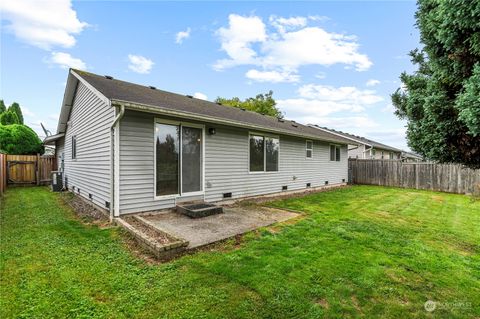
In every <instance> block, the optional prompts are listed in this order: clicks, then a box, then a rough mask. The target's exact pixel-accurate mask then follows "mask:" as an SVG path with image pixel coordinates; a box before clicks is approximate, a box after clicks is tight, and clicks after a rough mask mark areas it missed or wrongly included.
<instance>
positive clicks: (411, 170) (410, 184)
mask: <svg viewBox="0 0 480 319" xmlns="http://www.w3.org/2000/svg"><path fill="white" fill-rule="evenodd" d="M348 174H349V182H350V183H352V184H369V185H381V186H396V187H404V188H416V189H427V190H434V191H441V192H448V193H458V194H472V193H478V192H479V191H480V170H473V169H469V168H466V167H464V166H462V165H458V164H434V163H421V162H420V163H404V162H401V161H392V160H374V159H365V160H364V159H349V160H348Z"/></svg>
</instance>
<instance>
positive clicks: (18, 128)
mask: <svg viewBox="0 0 480 319" xmlns="http://www.w3.org/2000/svg"><path fill="white" fill-rule="evenodd" d="M0 150H3V151H5V152H7V154H21V155H30V154H37V153H40V154H43V152H44V147H43V144H42V141H41V140H40V138H38V135H37V133H35V132H34V131H33V130H32V129H31V128H30V127H28V126H26V125H22V124H11V125H0Z"/></svg>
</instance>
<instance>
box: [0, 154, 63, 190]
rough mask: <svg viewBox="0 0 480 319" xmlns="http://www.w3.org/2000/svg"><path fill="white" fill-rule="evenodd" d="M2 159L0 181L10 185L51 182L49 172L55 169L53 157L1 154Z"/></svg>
mask: <svg viewBox="0 0 480 319" xmlns="http://www.w3.org/2000/svg"><path fill="white" fill-rule="evenodd" d="M2 159H3V161H4V168H5V169H4V170H3V171H2V180H3V181H4V182H5V184H10V185H15V184H23V185H28V184H32V185H43V184H48V183H49V182H51V179H50V174H51V171H53V170H55V169H56V160H55V156H40V155H4V154H2V158H0V160H2ZM0 186H1V185H0Z"/></svg>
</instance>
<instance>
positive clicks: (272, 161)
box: [249, 134, 280, 172]
mask: <svg viewBox="0 0 480 319" xmlns="http://www.w3.org/2000/svg"><path fill="white" fill-rule="evenodd" d="M249 144H250V145H249V150H250V172H276V171H278V152H279V149H280V141H279V139H278V138H275V137H269V136H263V135H256V134H254V135H250V141H249Z"/></svg>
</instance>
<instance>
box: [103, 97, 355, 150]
mask: <svg viewBox="0 0 480 319" xmlns="http://www.w3.org/2000/svg"><path fill="white" fill-rule="evenodd" d="M111 103H112V105H113V106H115V105H119V106H120V105H123V106H124V107H125V108H126V109H130V110H136V111H142V112H148V113H154V114H162V115H167V116H173V117H179V118H187V119H193V120H198V121H203V122H208V123H213V124H222V125H228V126H234V127H241V128H248V129H254V130H260V131H264V132H269V133H276V134H283V135H288V136H295V137H302V138H310V139H314V140H320V141H325V142H330V143H337V144H345V145H348V144H349V141H348V140H346V139H343V138H342V139H327V138H324V137H320V136H317V135H308V134H295V133H294V132H291V131H286V130H275V129H272V128H268V127H264V126H259V125H253V124H248V123H244V122H238V121H232V120H226V119H222V118H218V117H212V116H206V115H200V114H196V113H190V112H181V111H175V110H172V109H168V108H163V107H159V106H155V105H148V104H141V103H136V102H131V101H124V100H118V99H112V101H111Z"/></svg>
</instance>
